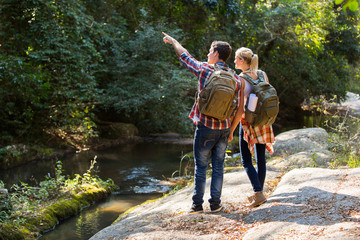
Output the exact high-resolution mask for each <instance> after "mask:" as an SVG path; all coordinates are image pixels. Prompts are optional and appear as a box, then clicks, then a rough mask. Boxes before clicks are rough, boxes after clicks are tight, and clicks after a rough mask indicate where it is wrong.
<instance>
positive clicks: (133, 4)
mask: <svg viewBox="0 0 360 240" xmlns="http://www.w3.org/2000/svg"><path fill="white" fill-rule="evenodd" d="M330 3H333V1H330V2H324V1H321V0H316V1H309V0H301V1H295V0H291V1H288V0H286V1H285V0H275V1H270V0H261V1H247V0H242V1H234V0H230V1H218V0H204V1H181V0H171V1H166V0H154V1H148V0H130V1H125V0H108V1H104V0H88V1H84V0H80V1H76V0H70V1H64V0H60V1H47V0H31V1H20V0H1V4H0V21H1V23H2V24H1V25H0V105H1V106H2V107H1V109H0V121H1V123H2V124H1V126H0V144H1V145H9V144H11V143H14V142H18V141H29V142H34V141H40V139H39V137H41V136H42V135H43V134H42V133H44V132H46V133H50V134H51V133H52V134H54V133H56V134H57V135H62V137H64V135H67V136H68V135H70V134H75V135H79V136H80V137H79V139H82V141H86V140H87V139H88V138H90V137H96V136H97V131H96V124H95V122H96V121H97V118H100V120H101V119H104V120H113V121H124V122H131V123H135V125H136V126H137V127H138V128H139V129H140V133H141V134H146V133H149V132H165V131H178V132H183V133H189V132H191V130H192V128H193V126H192V123H191V121H190V120H189V119H188V117H187V115H188V112H189V110H190V108H191V105H192V104H193V96H194V94H195V90H196V79H195V78H194V76H192V75H191V74H189V73H188V71H187V70H185V69H184V68H183V66H181V65H179V61H178V60H177V58H176V57H175V55H174V53H173V51H172V49H170V48H169V47H168V46H165V45H164V44H163V43H162V41H161V39H162V35H161V32H162V31H165V32H168V33H169V34H171V35H173V36H174V37H176V38H177V39H178V40H179V41H180V42H181V43H182V44H183V45H184V47H186V48H187V49H188V51H189V52H190V53H191V54H192V55H193V56H194V57H196V58H197V59H199V60H205V59H206V54H207V52H208V49H209V46H210V44H211V42H212V41H213V40H225V41H228V42H230V43H231V45H232V46H233V49H234V50H236V49H237V48H238V47H241V46H246V47H250V48H252V49H253V50H254V51H255V53H257V54H258V55H259V57H260V58H259V59H260V68H262V69H263V70H265V71H266V72H267V74H268V76H269V79H270V81H271V82H272V83H273V85H274V86H275V87H276V88H277V90H278V92H279V95H280V101H281V108H282V110H281V111H280V115H281V114H282V112H286V111H283V110H285V109H287V110H289V109H290V110H293V109H294V110H298V109H299V106H300V103H301V102H302V101H303V100H304V99H306V98H309V97H312V96H319V95H324V96H326V97H328V98H331V96H332V95H333V94H336V95H338V96H344V95H345V92H346V89H347V88H349V87H350V88H352V89H356V83H357V80H358V78H356V77H355V76H357V75H358V74H357V75H356V74H353V72H354V71H355V72H356V70H354V69H358V66H359V60H360V39H359V31H360V30H359V29H360V28H359V16H358V14H357V12H356V11H354V12H353V10H354V9H355V7H356V6H355V5H356V4H357V0H350V1H341V0H336V1H335V4H338V5H335V4H330ZM339 6H340V8H341V7H342V9H343V10H346V12H345V11H342V10H339ZM348 9H350V10H351V11H347V10H348ZM232 60H233V57H232V59H230V60H229V63H230V65H231V66H233V65H232V64H231V62H232ZM356 79H357V80H356ZM95 113H96V115H95ZM294 113H296V111H294ZM293 115H294V116H295V114H293ZM280 117H281V116H280ZM285 117H286V116H285ZM74 145H76V143H74Z"/></svg>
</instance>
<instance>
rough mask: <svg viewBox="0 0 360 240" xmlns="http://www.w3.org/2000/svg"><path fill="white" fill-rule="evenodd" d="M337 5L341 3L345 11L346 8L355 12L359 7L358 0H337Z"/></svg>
mask: <svg viewBox="0 0 360 240" xmlns="http://www.w3.org/2000/svg"><path fill="white" fill-rule="evenodd" d="M335 4H336V5H341V7H342V9H343V11H344V12H345V11H346V9H349V10H350V11H352V12H355V11H356V10H358V8H359V2H358V0H347V1H345V0H335Z"/></svg>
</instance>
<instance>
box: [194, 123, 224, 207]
mask: <svg viewBox="0 0 360 240" xmlns="http://www.w3.org/2000/svg"><path fill="white" fill-rule="evenodd" d="M229 133H230V129H229V128H228V129H224V130H213V129H210V128H207V127H205V126H204V125H203V124H202V123H199V124H198V125H197V127H196V131H195V137H194V157H195V189H194V195H193V198H192V199H193V204H194V205H196V206H199V205H202V204H203V203H204V200H203V197H204V192H205V185H206V171H207V168H208V164H209V162H210V160H211V166H212V178H211V187H210V196H211V198H210V199H209V202H210V204H216V203H220V202H221V199H220V197H221V191H222V186H223V179H224V159H225V152H226V148H227V144H228V138H229Z"/></svg>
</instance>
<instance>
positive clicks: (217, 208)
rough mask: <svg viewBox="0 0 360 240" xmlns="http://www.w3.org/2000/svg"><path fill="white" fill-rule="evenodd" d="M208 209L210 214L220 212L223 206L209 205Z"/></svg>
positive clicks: (218, 204) (217, 204)
mask: <svg viewBox="0 0 360 240" xmlns="http://www.w3.org/2000/svg"><path fill="white" fill-rule="evenodd" d="M210 209H211V212H212V213H216V212H220V211H221V209H223V206H222V205H221V204H220V203H213V204H210Z"/></svg>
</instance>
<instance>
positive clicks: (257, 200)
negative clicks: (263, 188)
mask: <svg viewBox="0 0 360 240" xmlns="http://www.w3.org/2000/svg"><path fill="white" fill-rule="evenodd" d="M266 201H267V200H266V197H265V196H264V194H263V193H262V192H255V194H254V197H253V200H252V202H251V203H250V204H249V205H247V207H250V208H254V207H258V206H260V205H261V204H263V203H264V202H266Z"/></svg>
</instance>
